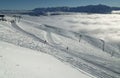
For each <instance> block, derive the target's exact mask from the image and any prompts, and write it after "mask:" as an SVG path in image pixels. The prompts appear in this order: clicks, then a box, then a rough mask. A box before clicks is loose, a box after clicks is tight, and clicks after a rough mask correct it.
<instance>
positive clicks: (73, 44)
mask: <svg viewBox="0 0 120 78" xmlns="http://www.w3.org/2000/svg"><path fill="white" fill-rule="evenodd" d="M5 18H6V19H7V21H0V48H1V51H0V62H1V65H0V70H2V71H0V77H2V78H8V77H10V78H16V77H17V76H19V75H20V76H19V78H21V77H22V78H28V77H29V78H37V77H43V78H51V77H52V78H54V77H55V78H56V77H57V78H61V77H62V78H68V77H69V78H73V77H75V78H94V77H97V78H120V44H119V42H120V41H119V40H120V37H119V32H120V31H119V29H120V25H119V21H120V20H119V18H120V16H119V15H117V14H81V13H72V14H69V15H56V16H39V17H37V16H27V15H21V18H19V17H12V16H6V17H5ZM6 42H7V43H6ZM8 43H9V44H8ZM10 43H12V44H14V45H16V46H14V45H11V44H10ZM18 46H20V47H18ZM21 47H24V48H21ZM25 48H28V49H25ZM29 49H32V50H35V51H32V50H29ZM8 51H9V52H8ZM41 52H43V53H46V54H43V53H41ZM48 54H49V55H48ZM50 55H51V56H54V58H53V57H51V56H50ZM55 58H56V59H58V60H59V61H58V60H56V59H55ZM24 59H25V60H24ZM51 59H53V60H51ZM50 61H51V62H50ZM60 61H61V62H63V63H61V62H60ZM58 63H59V64H58ZM32 64H35V65H32ZM44 64H45V65H44ZM51 64H52V66H51ZM65 64H66V65H65ZM41 65H42V66H43V67H42V69H41V70H38V69H39V68H40V67H41ZM53 65H54V66H53ZM58 65H59V66H58ZM49 66H50V68H49ZM70 66H71V67H73V68H70ZM37 67H38V68H37ZM46 67H48V69H47V68H46ZM54 67H55V68H54ZM59 67H60V68H59ZM51 68H52V69H51ZM74 68H75V69H74ZM44 69H45V70H44ZM76 69H77V70H79V72H78V71H77V70H76ZM42 70H43V71H42ZM52 70H53V71H52ZM23 71H24V72H23ZM51 71H52V72H51ZM46 72H47V73H46ZM50 72H51V73H50ZM63 73H64V74H65V75H64V74H63ZM71 73H73V75H72V74H71ZM28 74H29V75H28ZM42 74H46V75H42ZM53 74H55V75H53Z"/></svg>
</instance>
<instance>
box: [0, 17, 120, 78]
mask: <svg viewBox="0 0 120 78" xmlns="http://www.w3.org/2000/svg"><path fill="white" fill-rule="evenodd" d="M8 27H9V28H10V27H11V28H10V31H11V32H17V33H16V34H14V36H12V40H15V41H11V39H10V38H8V35H10V34H12V33H8V31H7V30H6V31H7V32H4V31H3V32H2V33H4V34H3V35H2V36H0V39H1V40H3V41H7V42H9V43H13V44H16V45H19V46H22V47H27V48H31V49H34V50H38V51H41V52H45V53H48V54H50V55H53V56H54V57H56V58H57V59H59V60H61V61H62V62H64V63H68V64H69V65H71V66H73V67H75V68H76V69H78V70H80V71H81V70H83V71H85V72H87V75H89V76H90V77H93V76H96V77H98V78H119V77H120V63H119V62H120V60H119V57H120V53H119V52H118V51H117V50H116V49H115V47H112V46H111V45H109V44H106V50H105V51H102V48H101V47H102V42H101V40H100V39H97V38H93V37H90V36H86V35H82V34H79V33H76V32H72V31H68V30H65V29H62V28H57V27H54V26H50V25H46V24H38V23H37V24H36V23H35V22H30V21H29V20H24V19H22V20H21V22H19V23H18V22H12V23H11V26H8ZM3 29H4V28H3ZM10 31H9V32H10ZM40 32H41V33H43V34H40ZM6 34H7V35H6ZM18 34H19V35H18ZM0 35H1V34H0ZM79 35H82V37H81V40H80V42H79V39H80V37H79ZM42 37H44V38H42ZM21 39H22V40H21ZM45 41H46V42H45ZM67 47H68V49H67ZM110 47H111V48H110ZM111 50H112V51H113V52H114V55H113V56H112V57H111ZM85 74H86V73H85ZM92 75H93V76H92Z"/></svg>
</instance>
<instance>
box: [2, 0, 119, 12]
mask: <svg viewBox="0 0 120 78" xmlns="http://www.w3.org/2000/svg"><path fill="white" fill-rule="evenodd" d="M97 4H104V5H108V6H115V7H120V1H118V0H59V1H58V0H34V1H33V0H11V1H10V0H1V2H0V10H32V9H34V8H39V7H62V6H68V7H77V6H86V5H97Z"/></svg>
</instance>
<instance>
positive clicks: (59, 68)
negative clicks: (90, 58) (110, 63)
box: [0, 41, 91, 78]
mask: <svg viewBox="0 0 120 78" xmlns="http://www.w3.org/2000/svg"><path fill="white" fill-rule="evenodd" d="M74 77H75V78H91V77H89V76H87V74H85V73H82V72H79V71H78V70H76V69H73V68H71V67H70V66H68V65H65V64H63V63H62V62H60V61H58V60H57V59H55V58H53V57H52V56H50V55H47V54H44V53H41V52H37V51H33V50H30V49H26V48H21V47H18V46H14V45H11V44H8V43H5V42H1V41H0V78H74Z"/></svg>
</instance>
